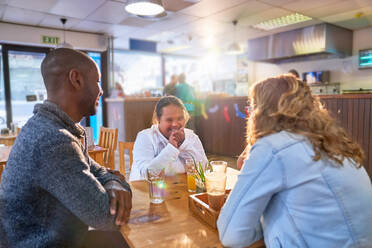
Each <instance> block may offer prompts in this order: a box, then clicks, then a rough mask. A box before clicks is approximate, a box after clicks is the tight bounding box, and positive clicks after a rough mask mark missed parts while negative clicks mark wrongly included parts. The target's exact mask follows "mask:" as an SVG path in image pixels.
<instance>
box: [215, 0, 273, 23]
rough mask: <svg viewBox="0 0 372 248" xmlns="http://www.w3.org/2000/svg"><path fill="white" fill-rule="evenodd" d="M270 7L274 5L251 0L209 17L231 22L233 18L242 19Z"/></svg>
mask: <svg viewBox="0 0 372 248" xmlns="http://www.w3.org/2000/svg"><path fill="white" fill-rule="evenodd" d="M270 8H272V6H270V5H268V4H265V3H260V2H257V1H249V2H247V3H244V4H240V5H238V6H235V7H232V8H229V9H226V10H223V11H220V12H218V13H217V14H214V15H211V16H209V17H210V18H212V19H215V20H219V21H225V22H230V23H231V22H232V21H233V20H240V19H242V18H245V17H248V16H250V15H255V14H257V13H259V12H261V11H265V10H268V9H270Z"/></svg>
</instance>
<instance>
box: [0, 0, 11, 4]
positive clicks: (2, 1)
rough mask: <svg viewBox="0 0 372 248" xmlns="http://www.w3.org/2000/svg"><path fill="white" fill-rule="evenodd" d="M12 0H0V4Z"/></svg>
mask: <svg viewBox="0 0 372 248" xmlns="http://www.w3.org/2000/svg"><path fill="white" fill-rule="evenodd" d="M9 1H10V0H0V4H7V3H8V2H9Z"/></svg>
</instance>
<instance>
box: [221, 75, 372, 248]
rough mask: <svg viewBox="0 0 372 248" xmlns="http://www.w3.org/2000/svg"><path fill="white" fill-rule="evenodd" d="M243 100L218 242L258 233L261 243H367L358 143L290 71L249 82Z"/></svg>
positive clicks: (370, 200)
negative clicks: (245, 110)
mask: <svg viewBox="0 0 372 248" xmlns="http://www.w3.org/2000/svg"><path fill="white" fill-rule="evenodd" d="M250 103H251V105H252V108H253V112H252V114H251V115H250V117H249V119H248V127H247V144H248V146H247V148H246V149H245V152H243V154H248V156H247V158H246V159H245V161H244V166H243V168H242V170H241V174H240V176H239V178H238V181H237V183H236V185H235V187H234V189H233V191H232V192H231V194H230V196H229V198H228V200H227V202H226V204H225V206H224V207H223V208H222V210H221V213H220V216H219V219H218V222H217V226H218V230H219V235H220V239H221V241H222V243H223V244H224V245H225V246H229V247H244V246H248V245H250V244H251V243H253V242H255V241H256V240H259V239H261V238H262V237H263V236H264V239H265V244H266V246H267V247H372V212H371V211H370V208H371V207H372V186H371V180H370V178H369V176H368V174H367V173H366V171H365V169H364V168H363V166H362V162H363V159H364V154H363V151H362V149H361V148H360V146H359V145H358V144H357V143H355V142H353V141H352V140H351V139H350V137H349V136H348V135H347V133H346V132H345V131H344V129H343V128H341V127H340V126H339V125H338V124H337V123H336V122H335V120H334V119H333V118H332V117H331V116H330V115H329V114H328V112H327V110H326V109H324V108H323V106H322V105H321V103H320V101H319V99H317V98H316V97H314V96H313V95H312V93H311V90H310V87H309V86H308V85H307V84H306V83H304V82H302V81H301V80H298V79H296V78H295V77H293V76H290V75H281V76H278V77H273V78H268V79H266V80H264V81H261V82H259V83H256V84H255V85H253V87H252V89H251V92H250ZM261 217H262V218H261Z"/></svg>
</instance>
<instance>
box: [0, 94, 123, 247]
mask: <svg viewBox="0 0 372 248" xmlns="http://www.w3.org/2000/svg"><path fill="white" fill-rule="evenodd" d="M84 136H85V133H84V129H83V128H82V127H81V126H79V125H78V124H75V123H74V122H73V121H72V120H71V119H70V118H69V116H68V115H67V114H66V113H65V112H63V111H62V110H61V109H60V108H58V106H57V105H55V104H53V103H51V102H48V101H45V102H44V103H43V104H38V105H36V106H35V109H34V116H33V117H32V118H31V119H30V120H29V121H28V122H27V123H26V125H25V126H24V127H23V128H22V131H21V132H20V134H19V135H18V137H17V139H16V141H15V143H14V146H13V148H12V151H11V153H10V156H9V160H8V163H7V165H6V167H5V170H4V172H3V175H2V181H1V184H0V244H2V246H1V245H0V247H22V248H24V247H79V245H80V242H81V241H82V238H83V236H84V234H85V233H86V232H87V230H88V226H91V227H94V228H96V229H105V230H108V229H116V227H115V225H114V216H111V215H110V213H109V197H108V194H107V192H106V190H105V188H104V187H103V185H105V184H106V183H107V182H108V181H110V180H116V181H118V182H121V181H120V180H119V179H118V178H117V177H116V176H114V175H112V174H111V173H108V172H107V171H106V169H105V168H104V167H101V166H100V165H98V164H97V163H96V162H95V161H93V160H92V159H90V158H89V156H88V153H87V148H86V147H84V146H83V145H82V144H81V142H80V138H81V137H84ZM85 143H86V142H85ZM121 184H122V186H123V187H124V188H126V189H128V190H130V188H129V185H128V184H127V183H126V182H121Z"/></svg>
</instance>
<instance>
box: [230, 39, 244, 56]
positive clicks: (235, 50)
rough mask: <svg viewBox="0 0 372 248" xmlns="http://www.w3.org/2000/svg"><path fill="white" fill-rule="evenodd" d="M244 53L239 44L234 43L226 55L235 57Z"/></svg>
mask: <svg viewBox="0 0 372 248" xmlns="http://www.w3.org/2000/svg"><path fill="white" fill-rule="evenodd" d="M243 52H244V51H243V49H242V47H241V46H240V44H239V43H237V42H233V43H231V44H230V45H229V47H228V48H227V50H226V54H229V55H235V54H242V53H243Z"/></svg>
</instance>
